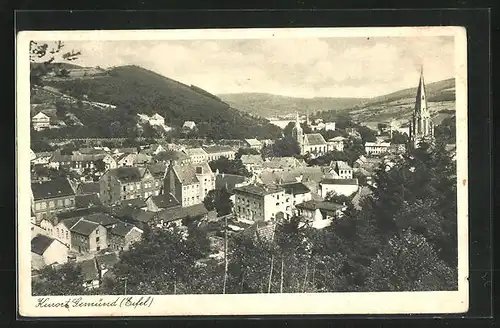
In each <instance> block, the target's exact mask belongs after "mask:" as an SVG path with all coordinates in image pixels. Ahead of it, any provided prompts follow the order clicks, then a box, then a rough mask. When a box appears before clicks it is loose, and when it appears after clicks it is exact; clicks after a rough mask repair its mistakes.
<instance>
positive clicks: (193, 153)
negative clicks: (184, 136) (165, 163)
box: [184, 147, 207, 156]
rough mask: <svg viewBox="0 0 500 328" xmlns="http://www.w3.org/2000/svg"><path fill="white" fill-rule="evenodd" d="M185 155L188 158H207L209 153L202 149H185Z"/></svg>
mask: <svg viewBox="0 0 500 328" xmlns="http://www.w3.org/2000/svg"><path fill="white" fill-rule="evenodd" d="M184 153H185V154H186V155H188V156H206V155H207V153H206V152H205V151H204V150H203V148H201V147H197V148H187V149H184Z"/></svg>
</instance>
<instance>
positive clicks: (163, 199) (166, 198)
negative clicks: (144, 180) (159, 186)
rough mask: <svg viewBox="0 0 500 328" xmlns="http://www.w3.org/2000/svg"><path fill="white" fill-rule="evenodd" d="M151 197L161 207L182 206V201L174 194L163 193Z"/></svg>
mask: <svg viewBox="0 0 500 328" xmlns="http://www.w3.org/2000/svg"><path fill="white" fill-rule="evenodd" d="M149 199H150V200H151V201H152V202H153V203H154V204H155V205H156V206H158V207H159V208H171V207H176V206H180V205H181V203H179V201H178V200H177V199H176V198H175V197H174V195H172V194H170V193H169V194H161V195H158V196H150V197H149Z"/></svg>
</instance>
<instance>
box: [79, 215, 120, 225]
mask: <svg viewBox="0 0 500 328" xmlns="http://www.w3.org/2000/svg"><path fill="white" fill-rule="evenodd" d="M83 219H84V220H86V221H89V222H94V223H98V224H100V225H102V226H104V227H107V226H110V225H113V224H115V223H117V222H118V220H117V219H115V218H114V217H112V216H111V215H109V214H108V213H94V214H90V215H87V216H84V217H83Z"/></svg>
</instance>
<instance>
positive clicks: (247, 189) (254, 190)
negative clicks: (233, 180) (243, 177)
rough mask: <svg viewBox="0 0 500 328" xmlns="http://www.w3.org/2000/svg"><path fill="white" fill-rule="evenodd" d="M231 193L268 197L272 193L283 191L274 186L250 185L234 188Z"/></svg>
mask: <svg viewBox="0 0 500 328" xmlns="http://www.w3.org/2000/svg"><path fill="white" fill-rule="evenodd" d="M233 191H234V192H240V193H246V194H252V195H258V196H265V195H270V194H274V193H277V192H280V191H283V188H281V187H278V186H275V185H260V184H259V185H257V184H252V185H247V186H242V187H237V188H234V189H233Z"/></svg>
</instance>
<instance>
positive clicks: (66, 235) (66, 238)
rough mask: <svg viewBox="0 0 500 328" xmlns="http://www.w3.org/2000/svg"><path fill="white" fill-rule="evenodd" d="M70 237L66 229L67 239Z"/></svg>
mask: <svg viewBox="0 0 500 328" xmlns="http://www.w3.org/2000/svg"><path fill="white" fill-rule="evenodd" d="M68 238H69V236H68V232H67V231H66V239H68Z"/></svg>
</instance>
